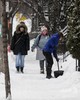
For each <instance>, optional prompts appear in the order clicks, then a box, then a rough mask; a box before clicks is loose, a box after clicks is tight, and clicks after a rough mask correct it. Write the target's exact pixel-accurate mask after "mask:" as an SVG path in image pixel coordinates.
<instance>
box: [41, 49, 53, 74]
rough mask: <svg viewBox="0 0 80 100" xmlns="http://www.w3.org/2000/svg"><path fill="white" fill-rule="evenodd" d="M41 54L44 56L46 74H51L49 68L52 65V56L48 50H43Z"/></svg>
mask: <svg viewBox="0 0 80 100" xmlns="http://www.w3.org/2000/svg"><path fill="white" fill-rule="evenodd" d="M43 54H44V56H45V58H46V63H47V64H46V71H47V76H51V71H52V70H51V69H52V65H53V57H52V55H51V53H49V52H44V51H43Z"/></svg>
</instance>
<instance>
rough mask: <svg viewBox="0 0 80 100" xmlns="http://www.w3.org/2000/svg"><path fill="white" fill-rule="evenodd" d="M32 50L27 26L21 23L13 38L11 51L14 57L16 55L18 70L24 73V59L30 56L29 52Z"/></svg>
mask: <svg viewBox="0 0 80 100" xmlns="http://www.w3.org/2000/svg"><path fill="white" fill-rule="evenodd" d="M29 49H30V39H29V34H28V32H27V26H26V25H25V23H20V24H19V25H17V27H16V31H15V32H14V35H13V37H12V41H11V50H12V51H13V53H14V55H16V69H17V71H18V72H19V71H20V70H21V72H22V73H23V68H24V58H25V55H28V50H29Z"/></svg>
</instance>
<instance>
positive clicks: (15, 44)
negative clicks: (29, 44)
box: [15, 34, 23, 45]
mask: <svg viewBox="0 0 80 100" xmlns="http://www.w3.org/2000/svg"><path fill="white" fill-rule="evenodd" d="M22 36H23V34H22V35H21V37H22ZM21 37H20V38H19V39H18V40H17V41H16V43H15V45H16V44H17V43H18V42H19V40H20V39H21Z"/></svg>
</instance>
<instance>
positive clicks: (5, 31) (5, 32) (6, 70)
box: [1, 0, 11, 100]
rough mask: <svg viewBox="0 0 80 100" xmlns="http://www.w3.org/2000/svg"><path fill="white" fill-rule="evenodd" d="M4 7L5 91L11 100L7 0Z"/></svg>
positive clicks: (4, 0)
mask: <svg viewBox="0 0 80 100" xmlns="http://www.w3.org/2000/svg"><path fill="white" fill-rule="evenodd" d="M1 1H2V6H3V12H2V40H3V56H4V58H3V60H4V68H5V91H6V98H8V99H9V100H11V90H10V75H9V66H8V53H7V41H8V38H7V35H8V33H7V32H8V23H7V12H6V7H7V6H8V5H7V3H6V0H1Z"/></svg>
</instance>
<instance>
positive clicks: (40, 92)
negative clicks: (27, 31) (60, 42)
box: [0, 19, 80, 100]
mask: <svg viewBox="0 0 80 100" xmlns="http://www.w3.org/2000/svg"><path fill="white" fill-rule="evenodd" d="M28 22H30V21H29V20H28ZM17 24H18V23H17V22H16V21H15V19H14V23H13V27H14V28H13V31H14V30H15V26H16V25H17ZM26 24H27V23H26ZM28 25H29V26H30V23H29V24H28ZM29 26H28V28H29ZM33 41H34V39H33V40H31V41H30V44H31V45H32V43H33ZM28 54H29V55H27V56H26V57H25V67H24V73H23V74H22V73H17V72H16V68H15V56H14V55H13V53H12V52H10V53H8V60H9V70H10V82H11V94H12V95H11V97H12V100H80V95H79V94H80V72H77V71H75V69H76V68H75V63H76V61H75V59H73V58H72V56H71V55H69V56H68V57H67V58H66V59H65V61H64V62H63V60H62V56H59V57H60V68H61V66H62V68H61V70H64V74H63V76H59V77H58V78H51V79H46V71H45V74H40V68H39V62H38V61H37V60H36V50H35V51H34V52H31V50H30V51H29V52H28ZM55 70H57V63H56V61H55V59H54V65H53V68H52V75H53V76H54V71H55ZM5 97H6V96H5V80H4V74H3V73H0V100H6V99H5ZM9 99H10V96H9V97H8V98H7V100H9Z"/></svg>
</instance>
